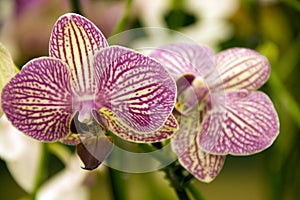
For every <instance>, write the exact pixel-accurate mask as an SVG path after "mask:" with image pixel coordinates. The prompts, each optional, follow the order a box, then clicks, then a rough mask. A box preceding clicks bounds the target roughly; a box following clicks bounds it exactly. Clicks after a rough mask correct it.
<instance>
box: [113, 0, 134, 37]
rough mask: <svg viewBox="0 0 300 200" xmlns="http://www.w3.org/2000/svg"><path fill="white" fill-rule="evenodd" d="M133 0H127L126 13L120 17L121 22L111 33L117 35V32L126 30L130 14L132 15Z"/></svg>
mask: <svg viewBox="0 0 300 200" xmlns="http://www.w3.org/2000/svg"><path fill="white" fill-rule="evenodd" d="M132 1H133V0H127V1H126V7H125V11H124V15H123V17H122V18H121V19H120V21H119V23H118V24H117V26H116V28H115V29H114V31H113V32H112V34H111V35H116V34H118V33H120V32H122V31H124V29H125V28H126V25H127V23H128V20H129V16H130V11H131V7H132Z"/></svg>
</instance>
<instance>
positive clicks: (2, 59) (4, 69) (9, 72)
mask: <svg viewBox="0 0 300 200" xmlns="http://www.w3.org/2000/svg"><path fill="white" fill-rule="evenodd" d="M13 75H14V63H13V61H12V58H11V56H10V54H9V52H8V50H7V49H6V48H5V47H4V46H3V45H2V44H1V43H0V102H1V91H2V89H3V87H4V86H5V84H6V83H7V82H8V81H9V80H10V79H11V78H12V77H13ZM2 115H3V112H2V109H1V107H0V117H1V116H2Z"/></svg>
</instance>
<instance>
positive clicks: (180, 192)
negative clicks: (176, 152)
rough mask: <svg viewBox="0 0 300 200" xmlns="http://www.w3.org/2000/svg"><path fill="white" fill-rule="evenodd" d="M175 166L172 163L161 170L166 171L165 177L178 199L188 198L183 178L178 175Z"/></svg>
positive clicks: (184, 199)
mask: <svg viewBox="0 0 300 200" xmlns="http://www.w3.org/2000/svg"><path fill="white" fill-rule="evenodd" d="M176 168H177V166H176V165H175V164H174V163H173V164H172V165H170V166H169V167H166V168H165V169H163V171H164V172H165V173H166V177H167V178H168V179H169V181H170V183H171V186H172V187H173V188H174V190H175V192H176V194H177V196H178V199H179V200H190V198H189V196H188V194H187V192H186V190H185V188H184V184H183V181H182V180H183V178H182V177H180V176H179V175H178V174H177V173H176V172H175V169H176Z"/></svg>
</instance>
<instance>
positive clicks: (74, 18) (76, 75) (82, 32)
mask: <svg viewBox="0 0 300 200" xmlns="http://www.w3.org/2000/svg"><path fill="white" fill-rule="evenodd" d="M107 46H108V44H107V42H106V39H105V38H104V36H103V35H102V33H101V31H100V30H99V29H98V28H97V27H96V26H95V25H94V24H93V23H92V22H91V21H89V20H88V19H86V18H84V17H82V16H80V15H77V14H72V13H68V14H65V15H63V16H61V17H60V18H59V19H58V20H57V22H56V23H55V25H54V28H53V31H52V35H51V38H50V50H49V53H50V56H51V57H55V58H59V59H61V60H63V61H64V62H66V63H67V64H68V66H69V68H70V72H71V77H72V84H73V85H74V86H73V87H74V89H75V91H76V92H77V94H79V95H80V96H82V95H90V94H94V91H95V83H94V71H93V62H94V59H93V55H94V54H95V53H96V52H97V51H98V50H99V49H102V48H104V47H107Z"/></svg>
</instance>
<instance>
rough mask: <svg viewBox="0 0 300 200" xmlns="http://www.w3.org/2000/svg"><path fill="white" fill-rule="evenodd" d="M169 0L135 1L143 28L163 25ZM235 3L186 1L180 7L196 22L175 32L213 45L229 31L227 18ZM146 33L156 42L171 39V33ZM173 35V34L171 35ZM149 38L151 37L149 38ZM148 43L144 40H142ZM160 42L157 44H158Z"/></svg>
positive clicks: (202, 0) (227, 34)
mask: <svg viewBox="0 0 300 200" xmlns="http://www.w3.org/2000/svg"><path fill="white" fill-rule="evenodd" d="M172 3H174V2H173V1H172V0H166V1H161V0H153V1H151V2H150V1H146V0H137V1H136V2H135V7H136V9H135V10H136V12H138V13H137V14H138V16H139V18H140V19H141V20H142V23H143V24H144V25H145V26H146V27H160V28H167V27H168V26H167V22H166V21H165V15H166V14H167V13H168V12H169V11H170V8H171V7H172ZM238 6H239V1H238V0H227V1H220V0H201V1H198V0H187V1H184V3H183V8H182V9H184V10H185V11H187V12H188V13H191V14H193V15H195V17H196V18H197V21H196V22H195V23H193V24H191V25H188V26H185V27H182V28H180V29H179V30H178V31H179V32H180V33H181V34H184V35H185V36H186V37H189V38H191V39H192V40H194V41H195V42H196V43H200V44H205V45H208V46H210V47H212V48H216V46H217V44H218V43H219V42H220V41H222V40H225V39H227V38H229V37H230V35H231V34H232V32H233V29H232V27H231V26H230V23H229V22H228V21H227V19H228V18H229V17H230V16H231V15H233V13H234V12H235V11H236V10H237V8H238ZM152 33H153V31H151V32H150V33H147V34H149V35H151V37H154V38H156V39H158V40H160V41H165V42H163V43H162V44H166V41H172V42H174V39H173V36H172V35H171V34H164V35H162V34H160V35H157V34H155V33H154V34H152ZM175 37H177V36H175ZM152 40H153V39H152ZM146 43H148V42H146ZM162 44H161V45H162Z"/></svg>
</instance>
